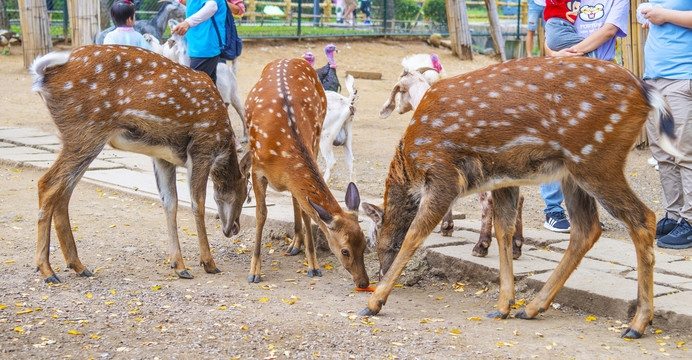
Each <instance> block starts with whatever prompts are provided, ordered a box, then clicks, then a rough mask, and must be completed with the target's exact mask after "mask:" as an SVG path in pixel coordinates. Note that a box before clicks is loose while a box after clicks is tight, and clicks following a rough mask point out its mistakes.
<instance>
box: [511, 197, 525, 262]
mask: <svg viewBox="0 0 692 360" xmlns="http://www.w3.org/2000/svg"><path fill="white" fill-rule="evenodd" d="M523 211H524V195H520V196H519V201H518V202H517V223H516V224H515V226H514V235H513V236H512V252H513V254H514V259H518V258H519V257H520V256H521V247H522V245H524V225H523V224H522V220H521V213H522V212H523Z"/></svg>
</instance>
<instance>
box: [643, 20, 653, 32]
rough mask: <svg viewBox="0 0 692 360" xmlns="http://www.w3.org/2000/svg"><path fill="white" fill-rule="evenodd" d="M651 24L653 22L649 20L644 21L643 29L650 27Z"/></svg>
mask: <svg viewBox="0 0 692 360" xmlns="http://www.w3.org/2000/svg"><path fill="white" fill-rule="evenodd" d="M649 24H651V23H650V22H648V21H647V22H645V23H643V24H642V29H644V30H646V29H648V28H649V27H650V26H649Z"/></svg>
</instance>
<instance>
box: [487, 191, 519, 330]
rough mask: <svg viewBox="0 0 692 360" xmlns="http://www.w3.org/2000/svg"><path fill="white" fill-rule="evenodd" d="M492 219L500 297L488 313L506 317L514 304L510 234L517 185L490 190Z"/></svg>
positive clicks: (515, 204) (490, 315)
mask: <svg viewBox="0 0 692 360" xmlns="http://www.w3.org/2000/svg"><path fill="white" fill-rule="evenodd" d="M491 196H492V198H493V221H494V222H495V237H496V238H497V245H498V248H499V251H500V297H499V299H498V302H497V311H495V312H492V313H490V314H488V317H491V318H502V319H504V318H506V317H507V316H508V315H509V312H510V310H511V308H512V306H513V305H514V269H513V264H512V258H513V257H512V247H511V244H512V234H513V233H514V224H515V223H516V216H517V215H516V211H517V200H518V197H519V188H518V187H508V188H500V189H496V190H493V191H492V195H491Z"/></svg>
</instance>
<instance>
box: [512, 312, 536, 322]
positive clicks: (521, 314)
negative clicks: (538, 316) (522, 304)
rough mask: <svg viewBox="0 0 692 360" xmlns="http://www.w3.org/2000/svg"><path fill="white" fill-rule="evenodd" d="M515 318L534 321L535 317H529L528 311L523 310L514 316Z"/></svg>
mask: <svg viewBox="0 0 692 360" xmlns="http://www.w3.org/2000/svg"><path fill="white" fill-rule="evenodd" d="M514 317H515V318H517V319H524V320H532V319H533V317H532V316H529V315H528V314H527V313H526V311H524V310H522V311H520V312H518V313H516V314H515V315H514Z"/></svg>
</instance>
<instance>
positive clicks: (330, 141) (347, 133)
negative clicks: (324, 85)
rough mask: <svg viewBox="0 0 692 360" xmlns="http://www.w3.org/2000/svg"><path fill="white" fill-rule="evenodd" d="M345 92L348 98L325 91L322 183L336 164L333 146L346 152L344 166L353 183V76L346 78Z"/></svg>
mask: <svg viewBox="0 0 692 360" xmlns="http://www.w3.org/2000/svg"><path fill="white" fill-rule="evenodd" d="M346 90H347V91H348V95H349V96H348V97H345V96H343V95H340V94H338V93H336V92H334V91H325V92H324V93H325V95H326V96H327V114H326V115H325V118H324V123H323V124H322V135H320V153H322V157H323V158H324V161H325V163H326V164H327V170H326V171H325V172H324V181H325V182H327V181H329V177H330V175H331V170H332V168H333V167H334V164H336V159H335V158H334V149H333V147H332V146H333V145H335V146H342V145H343V146H344V148H345V152H346V165H347V166H348V174H349V177H350V181H352V182H355V172H354V170H353V151H352V147H351V141H352V140H353V133H352V132H351V127H352V126H353V115H354V114H355V111H356V107H355V102H356V93H357V90H356V89H355V88H354V87H353V76H351V75H348V76H347V77H346Z"/></svg>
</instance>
